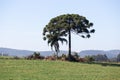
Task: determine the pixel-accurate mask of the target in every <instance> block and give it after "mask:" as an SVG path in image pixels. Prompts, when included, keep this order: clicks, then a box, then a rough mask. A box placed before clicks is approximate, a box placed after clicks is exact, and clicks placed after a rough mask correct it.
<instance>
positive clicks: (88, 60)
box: [85, 56, 95, 62]
mask: <svg viewBox="0 0 120 80" xmlns="http://www.w3.org/2000/svg"><path fill="white" fill-rule="evenodd" d="M85 59H86V60H87V62H93V61H95V59H94V57H93V56H85Z"/></svg>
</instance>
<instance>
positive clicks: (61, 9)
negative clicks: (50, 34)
mask: <svg viewBox="0 0 120 80" xmlns="http://www.w3.org/2000/svg"><path fill="white" fill-rule="evenodd" d="M68 13H69V14H79V15H82V16H85V17H86V18H87V19H88V20H89V21H90V22H93V23H94V26H93V28H94V29H95V30H96V32H95V33H94V34H92V35H91V38H89V39H83V38H81V37H80V36H78V35H75V34H72V51H81V50H91V49H92V50H111V49H120V0H74V1H73V0H0V47H6V48H14V49H24V50H35V51H50V50H51V47H50V46H48V44H47V41H44V40H43V35H42V32H43V28H44V27H45V25H46V24H48V22H49V21H50V19H51V18H53V17H56V16H59V15H61V14H68ZM60 50H68V45H66V44H63V45H62V44H61V43H60Z"/></svg>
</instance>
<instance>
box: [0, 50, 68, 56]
mask: <svg viewBox="0 0 120 80" xmlns="http://www.w3.org/2000/svg"><path fill="white" fill-rule="evenodd" d="M34 52H40V54H41V55H42V56H50V55H53V54H54V51H30V50H19V49H11V48H0V54H1V55H2V54H7V55H9V56H18V57H25V56H28V55H31V54H33V53H34ZM63 53H64V54H65V53H67V51H60V54H59V55H61V54H63Z"/></svg>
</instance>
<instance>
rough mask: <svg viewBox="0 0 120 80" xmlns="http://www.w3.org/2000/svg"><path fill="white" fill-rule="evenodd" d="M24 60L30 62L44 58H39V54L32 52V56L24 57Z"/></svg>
mask: <svg viewBox="0 0 120 80" xmlns="http://www.w3.org/2000/svg"><path fill="white" fill-rule="evenodd" d="M26 59H28V60H31V59H44V56H41V55H40V53H39V52H34V53H33V54H32V55H29V56H28V57H26Z"/></svg>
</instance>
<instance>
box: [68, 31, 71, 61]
mask: <svg viewBox="0 0 120 80" xmlns="http://www.w3.org/2000/svg"><path fill="white" fill-rule="evenodd" d="M68 35H69V36H68V40H69V48H68V49H69V53H68V58H69V60H71V32H70V29H69V31H68Z"/></svg>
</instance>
